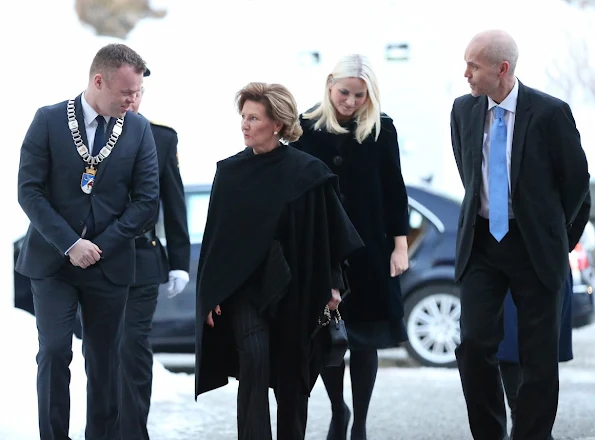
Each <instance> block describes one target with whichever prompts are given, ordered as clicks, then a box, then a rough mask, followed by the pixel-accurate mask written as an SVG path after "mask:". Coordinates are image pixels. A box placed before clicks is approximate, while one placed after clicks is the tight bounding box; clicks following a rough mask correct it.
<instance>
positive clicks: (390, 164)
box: [378, 118, 409, 237]
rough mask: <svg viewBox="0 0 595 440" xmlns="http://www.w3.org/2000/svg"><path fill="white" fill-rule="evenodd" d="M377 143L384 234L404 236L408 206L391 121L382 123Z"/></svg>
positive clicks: (397, 143) (407, 222)
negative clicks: (380, 156)
mask: <svg viewBox="0 0 595 440" xmlns="http://www.w3.org/2000/svg"><path fill="white" fill-rule="evenodd" d="M378 143H379V144H380V147H381V148H382V149H383V151H382V163H381V164H380V178H381V180H382V192H383V194H382V199H383V203H384V224H385V232H386V235H387V236H388V237H399V236H404V235H407V234H408V233H409V205H408V199H407V189H406V188H405V182H404V181H403V174H402V173H401V159H400V157H399V142H398V136H397V130H396V129H395V126H394V124H393V122H392V120H390V119H388V118H387V119H386V120H383V121H382V132H381V134H380V136H379V138H378Z"/></svg>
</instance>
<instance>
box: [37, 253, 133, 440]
mask: <svg viewBox="0 0 595 440" xmlns="http://www.w3.org/2000/svg"><path fill="white" fill-rule="evenodd" d="M98 264H101V263H98ZM31 290H32V291H33V304H34V307H35V318H36V321H37V330H38V333H39V352H38V354H37V399H38V411H39V433H40V439H41V440H68V439H69V437H68V430H69V423H70V389H69V388H70V369H69V365H70V362H71V361H72V334H73V329H74V325H75V317H76V313H77V309H78V307H79V304H80V310H81V318H82V325H83V355H84V357H85V369H86V373H87V427H86V430H85V438H86V439H88V440H116V439H119V438H120V434H119V432H117V429H116V420H117V416H118V399H117V392H118V380H119V378H118V369H119V363H120V354H119V344H120V338H121V336H122V322H123V312H124V306H125V304H126V297H127V295H128V287H127V286H118V285H115V284H112V283H111V282H110V281H109V280H108V279H107V278H106V277H105V275H103V272H101V269H100V268H99V266H98V265H94V266H91V267H89V268H87V269H80V268H77V267H74V266H72V265H71V264H70V263H67V265H66V266H65V267H64V268H63V269H62V270H61V271H60V272H59V273H58V274H56V275H55V276H53V277H49V278H43V279H33V280H31Z"/></svg>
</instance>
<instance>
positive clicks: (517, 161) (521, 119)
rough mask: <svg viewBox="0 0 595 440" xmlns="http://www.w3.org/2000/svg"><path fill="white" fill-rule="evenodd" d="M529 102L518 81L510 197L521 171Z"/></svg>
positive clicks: (525, 91)
mask: <svg viewBox="0 0 595 440" xmlns="http://www.w3.org/2000/svg"><path fill="white" fill-rule="evenodd" d="M517 81H518V80H517ZM530 104H531V102H530V100H529V95H528V94H527V89H526V88H525V86H524V85H523V84H522V83H521V82H520V81H519V96H518V98H517V104H516V113H515V116H514V131H513V135H512V152H511V158H510V197H511V198H512V196H513V195H514V190H515V188H516V184H517V182H518V178H519V172H520V170H521V161H522V159H523V149H524V148H525V137H526V136H527V127H528V126H529V121H530V120H531V105H530Z"/></svg>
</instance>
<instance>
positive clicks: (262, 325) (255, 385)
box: [222, 296, 308, 440]
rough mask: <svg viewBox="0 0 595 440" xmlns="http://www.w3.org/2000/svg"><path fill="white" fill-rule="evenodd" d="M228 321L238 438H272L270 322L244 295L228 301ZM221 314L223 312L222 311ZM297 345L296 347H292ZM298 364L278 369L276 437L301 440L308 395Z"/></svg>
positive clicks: (303, 433) (275, 389)
mask: <svg viewBox="0 0 595 440" xmlns="http://www.w3.org/2000/svg"><path fill="white" fill-rule="evenodd" d="M229 308H230V309H231V310H229V313H232V318H231V323H232V329H233V334H234V339H235V342H236V347H237V350H238V356H239V366H240V370H239V376H238V381H239V388H238V401H237V405H238V415H237V425H238V440H272V431H271V416H270V409H269V386H270V384H271V344H270V340H271V337H270V336H271V335H270V331H271V325H270V322H269V321H268V320H267V319H266V318H264V317H263V316H262V315H261V314H260V313H259V312H258V309H257V307H256V306H255V305H254V304H253V303H252V302H251V301H250V300H249V299H247V298H245V297H241V296H239V297H237V298H232V300H231V301H230V303H229ZM222 313H226V311H225V310H222ZM297 349H298V347H296V350H297ZM299 374H300V369H299V366H298V365H296V366H295V370H293V369H292V371H283V372H278V375H277V376H278V377H279V380H278V381H277V383H276V384H275V387H274V391H275V397H276V399H277V438H278V439H283V440H304V438H305V435H306V421H307V417H308V395H307V394H305V393H304V390H303V387H302V382H301V379H300V375H299Z"/></svg>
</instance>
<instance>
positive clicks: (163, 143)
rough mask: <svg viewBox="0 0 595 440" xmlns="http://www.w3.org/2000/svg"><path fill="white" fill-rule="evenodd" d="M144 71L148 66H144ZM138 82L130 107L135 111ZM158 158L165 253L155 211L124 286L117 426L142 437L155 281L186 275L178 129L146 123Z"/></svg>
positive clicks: (176, 285)
mask: <svg viewBox="0 0 595 440" xmlns="http://www.w3.org/2000/svg"><path fill="white" fill-rule="evenodd" d="M145 76H149V71H148V70H147V71H146V72H145ZM143 94H144V86H143V87H142V88H141V91H140V92H139V93H138V94H137V97H136V100H135V102H134V103H133V104H131V106H130V110H131V111H133V112H134V113H138V110H139V106H140V104H141V101H142V98H143ZM151 130H152V131H153V137H154V138H155V145H156V146H157V158H158V162H159V190H160V199H161V207H162V212H163V224H164V229H165V239H166V241H167V254H166V252H165V249H164V248H163V246H162V244H161V242H160V241H159V238H158V237H157V236H156V234H155V224H156V223H157V220H158V218H159V212H156V213H155V216H154V217H153V218H152V219H151V221H150V222H149V223H147V225H146V227H145V228H144V230H143V233H142V234H141V235H140V236H139V237H137V238H136V240H135V243H136V280H135V282H134V285H132V286H131V287H130V292H129V294H128V301H127V303H126V312H125V318H124V336H123V338H122V344H121V354H122V363H121V370H120V371H121V394H120V398H121V401H120V430H121V433H122V440H126V439H134V440H148V439H149V434H148V432H147V419H148V417H149V407H150V404H151V388H152V382H153V374H152V372H153V351H152V349H151V344H150V342H149V333H150V332H151V322H152V320H153V315H154V313H155V308H156V307H157V296H158V294H159V284H162V283H166V282H168V286H167V291H168V297H169V298H173V297H174V296H176V295H177V294H179V293H180V292H181V291H182V290H184V287H185V286H186V284H187V283H188V281H189V275H188V270H189V266H190V237H189V234H188V220H187V216H186V200H185V198H184V185H183V184H182V178H181V176H180V168H179V164H178V135H177V133H176V131H175V130H174V129H172V128H169V127H166V126H164V125H158V124H154V123H151Z"/></svg>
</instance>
